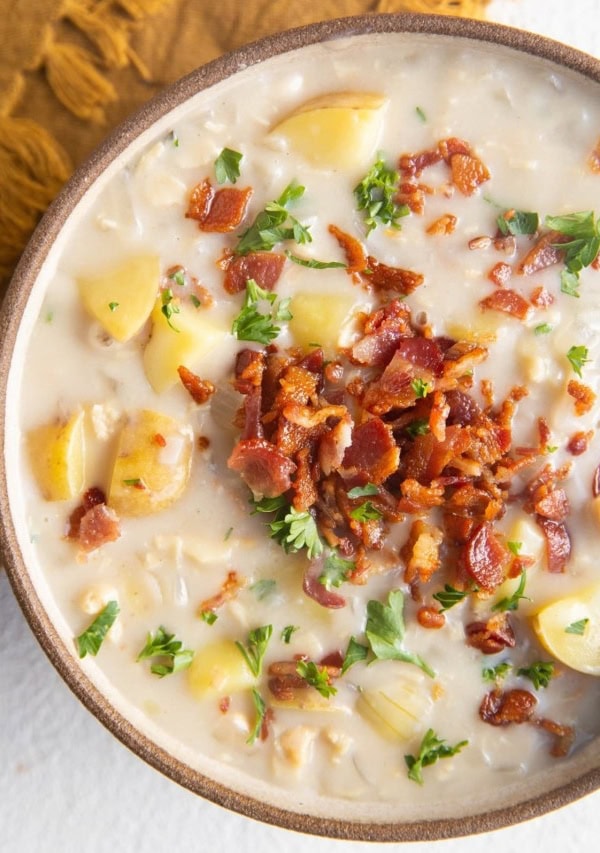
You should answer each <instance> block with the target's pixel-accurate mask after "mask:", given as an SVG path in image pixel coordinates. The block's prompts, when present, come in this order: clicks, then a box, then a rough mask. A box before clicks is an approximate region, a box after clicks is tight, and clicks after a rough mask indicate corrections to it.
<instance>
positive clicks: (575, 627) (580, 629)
mask: <svg viewBox="0 0 600 853" xmlns="http://www.w3.org/2000/svg"><path fill="white" fill-rule="evenodd" d="M589 621H590V620H589V619H587V618H586V619H578V620H577V622H571V624H570V625H567V627H566V628H565V634H576V635H577V636H578V637H583V635H584V634H585V629H586V628H587V626H588V622H589Z"/></svg>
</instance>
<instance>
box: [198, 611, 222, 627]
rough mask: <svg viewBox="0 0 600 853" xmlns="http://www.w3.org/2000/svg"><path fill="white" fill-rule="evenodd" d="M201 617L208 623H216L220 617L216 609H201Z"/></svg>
mask: <svg viewBox="0 0 600 853" xmlns="http://www.w3.org/2000/svg"><path fill="white" fill-rule="evenodd" d="M200 618H201V619H202V621H203V622H206V624H207V625H214V624H215V622H216V621H217V619H218V618H219V617H218V616H217V614H216V613H215V611H214V610H201V611H200Z"/></svg>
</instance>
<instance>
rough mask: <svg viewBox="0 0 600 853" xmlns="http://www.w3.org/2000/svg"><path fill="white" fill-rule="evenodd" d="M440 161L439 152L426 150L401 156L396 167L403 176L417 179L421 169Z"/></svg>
mask: <svg viewBox="0 0 600 853" xmlns="http://www.w3.org/2000/svg"><path fill="white" fill-rule="evenodd" d="M441 159H442V155H441V153H440V151H439V150H437V149H434V150H426V151H421V152H420V153H419V154H403V155H402V157H400V160H399V163H398V165H399V168H400V171H401V172H402V174H403V175H406V176H407V177H411V178H413V177H416V178H418V177H419V175H420V174H421V172H422V171H423V169H427V168H428V166H433V165H434V164H435V163H439V162H440V160H441Z"/></svg>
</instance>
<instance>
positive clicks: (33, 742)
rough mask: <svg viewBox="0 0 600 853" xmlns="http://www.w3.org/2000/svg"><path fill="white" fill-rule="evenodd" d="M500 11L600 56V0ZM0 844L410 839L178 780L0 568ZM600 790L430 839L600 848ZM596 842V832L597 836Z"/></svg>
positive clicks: (479, 847) (499, 3) (286, 851)
mask: <svg viewBox="0 0 600 853" xmlns="http://www.w3.org/2000/svg"><path fill="white" fill-rule="evenodd" d="M489 17H490V18H491V19H492V20H496V21H501V22H502V23H506V24H511V25H513V26H519V27H521V28H523V29H530V30H533V31H535V32H539V33H542V34H544V35H548V36H551V37H552V38H555V39H557V40H562V41H564V42H566V43H568V44H572V45H574V46H576V47H579V48H580V49H582V50H585V51H587V52H588V53H591V54H594V55H595V56H600V16H599V15H598V2H597V0H569V2H568V3H567V2H565V0H492V3H491V5H490V7H489ZM0 649H1V650H2V651H1V652H0V661H1V673H2V677H1V679H0V849H1V850H2V851H4V853H46V851H48V853H55V851H56V853H104V851H107V853H108V851H111V853H120V851H123V852H124V853H146V851H148V853H150V852H151V853H154V851H156V850H161V849H164V850H172V849H174V850H177V851H180V853H186V851H193V850H203V851H204V850H209V851H211V853H219V851H228V850H231V849H234V848H237V849H238V850H240V851H256V850H268V849H273V848H276V849H278V850H280V851H282V853H296V851H298V853H299V852H300V851H302V853H330V852H331V853H332V851H334V850H338V851H339V850H340V849H341V847H342V846H347V847H352V849H353V850H355V851H357V853H358V851H367V850H369V851H372V853H376V851H378V850H381V851H383V850H384V849H385V850H390V849H395V848H397V847H399V846H400V845H383V844H366V843H358V842H356V843H351V842H340V841H332V840H329V839H323V838H308V837H307V836H304V835H299V834H296V833H292V832H288V831H285V830H282V829H279V828H276V827H271V826H264V825H261V824H258V823H255V822H253V821H251V820H249V819H247V818H243V817H240V816H239V815H236V814H232V813H229V812H226V811H225V810H223V809H221V808H220V807H218V806H215V805H213V804H211V803H208V802H205V801H203V800H201V799H200V798H198V797H196V796H195V795H194V794H191V793H190V792H189V791H186V790H184V789H182V788H180V787H178V786H177V785H176V784H175V783H173V782H171V781H169V780H168V779H166V778H163V777H162V776H161V775H160V774H159V773H157V772H156V771H155V770H153V769H152V768H150V767H149V766H147V765H146V764H145V763H144V762H142V761H141V760H140V759H138V758H137V757H136V756H134V755H133V754H131V753H130V752H129V751H128V750H127V749H126V748H125V747H123V746H122V745H121V744H120V743H118V742H117V741H116V739H114V738H113V737H112V735H110V734H109V733H108V732H107V731H106V730H105V729H104V728H103V727H102V726H101V725H100V724H99V723H98V722H97V721H96V720H95V719H94V718H93V717H92V716H91V715H90V714H89V713H88V712H87V711H86V710H85V709H84V708H83V706H81V705H80V704H79V702H78V701H77V699H76V698H75V697H74V696H73V695H72V694H71V692H70V691H69V689H68V688H67V687H66V686H65V684H64V683H63V682H62V681H61V679H60V678H59V676H58V675H57V674H56V673H55V672H54V670H53V668H52V667H51V665H50V664H49V662H48V661H47V659H46V657H45V655H44V654H43V652H42V651H41V649H40V648H39V646H38V645H37V642H36V641H35V639H34V638H33V636H32V635H31V633H30V631H29V628H28V626H27V625H26V623H25V620H24V619H23V616H22V615H21V612H20V610H19V608H18V606H17V604H16V602H15V600H14V597H13V595H12V591H11V589H10V586H9V584H8V580H7V578H6V576H5V575H4V573H2V572H0ZM599 833H600V791H599V792H597V793H595V794H592V795H590V796H588V797H586V798H584V799H583V800H580V801H578V802H577V803H573V804H571V805H570V806H567V807H565V808H563V809H561V810H559V811H557V812H553V813H551V814H548V815H545V816H544V817H541V818H537V819H535V820H533V821H530V822H528V823H525V824H521V825H519V826H515V827H510V828H507V829H502V830H498V831H496V832H493V833H490V834H488V835H486V836H471V837H468V838H463V839H451V840H447V841H441V842H436V843H435V844H427V843H426V842H416V843H414V844H413V845H412V846H411V847H410V850H411V853H422V851H424V850H426V849H427V848H431V847H434V846H435V847H436V848H437V849H438V851H439V853H455V851H459V850H460V851H461V853H476V851H483V850H487V849H489V845H491V846H492V849H494V848H495V849H498V848H499V847H500V846H501V847H502V850H503V853H511V852H512V851H521V850H523V849H525V850H527V849H532V850H549V851H556V850H561V851H566V852H567V853H568V851H578V853H579V851H581V850H584V849H597V848H596V846H595V843H594V842H595V839H596V836H597V835H598V834H599ZM596 843H597V842H596Z"/></svg>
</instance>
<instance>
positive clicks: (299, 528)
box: [251, 495, 323, 560]
mask: <svg viewBox="0 0 600 853" xmlns="http://www.w3.org/2000/svg"><path fill="white" fill-rule="evenodd" d="M251 503H252V505H253V507H254V510H253V512H252V515H254V514H255V513H258V512H261V513H271V512H273V513H275V517H274V519H273V520H272V521H268V522H267V526H268V527H269V530H270V536H271V539H275V541H276V542H279V544H280V545H281V547H282V548H283V550H284V551H285V552H286V554H295V553H296V552H297V551H300V550H302V548H306V549H307V553H308V557H309V559H310V560H312V559H314V558H315V557H318V556H319V555H320V554H322V553H323V543H322V542H321V540H320V538H319V531H318V530H317V524H316V522H315V520H314V518H313V516H312V515H311V514H310V512H308V511H306V512H298V510H296V509H294V507H293V506H291V504H288V502H287V501H286V499H285V498H284V497H283V496H282V495H280V496H279V497H276V498H262V499H261V500H260V501H254V500H253V501H251Z"/></svg>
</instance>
